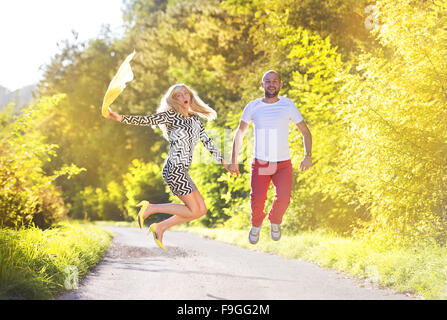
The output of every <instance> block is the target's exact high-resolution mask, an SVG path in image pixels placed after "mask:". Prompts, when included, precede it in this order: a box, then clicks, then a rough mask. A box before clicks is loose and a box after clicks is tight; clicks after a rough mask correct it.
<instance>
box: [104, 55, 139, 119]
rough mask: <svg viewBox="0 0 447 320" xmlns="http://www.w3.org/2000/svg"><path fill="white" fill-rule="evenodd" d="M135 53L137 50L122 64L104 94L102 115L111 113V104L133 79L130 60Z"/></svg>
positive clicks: (105, 115)
mask: <svg viewBox="0 0 447 320" xmlns="http://www.w3.org/2000/svg"><path fill="white" fill-rule="evenodd" d="M134 55H135V50H134V51H133V52H132V53H131V54H129V55H128V56H127V58H126V60H124V62H123V63H122V64H121V66H120V68H119V69H118V72H117V73H116V74H115V76H114V77H113V79H112V81H110V84H109V87H108V88H107V91H106V94H105V96H104V100H103V102H102V115H103V116H104V117H107V116H108V115H109V106H110V105H111V104H112V102H113V101H115V99H116V98H117V97H118V96H119V95H120V93H121V92H123V90H124V88H125V87H126V82H129V81H132V80H133V72H132V68H131V67H130V64H129V62H130V60H132V58H133V56H134Z"/></svg>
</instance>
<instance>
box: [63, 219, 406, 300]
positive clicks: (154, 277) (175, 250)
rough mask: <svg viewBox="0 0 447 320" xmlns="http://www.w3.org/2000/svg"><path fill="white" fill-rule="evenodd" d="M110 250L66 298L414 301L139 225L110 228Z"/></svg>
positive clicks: (301, 265)
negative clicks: (160, 240) (157, 234)
mask: <svg viewBox="0 0 447 320" xmlns="http://www.w3.org/2000/svg"><path fill="white" fill-rule="evenodd" d="M107 229H109V230H110V231H112V232H113V233H114V234H115V237H114V239H113V242H112V246H111V248H110V249H109V250H108V252H107V253H106V254H105V257H104V259H103V261H102V262H101V263H99V264H98V265H97V266H96V268H95V269H94V270H93V271H92V273H91V274H89V275H88V276H86V277H85V278H84V279H83V281H82V282H81V283H80V285H79V288H78V289H76V290H73V291H71V292H69V293H67V294H64V295H63V296H61V297H59V299H83V300H85V299H161V300H204V299H206V300H209V299H230V300H238V299H240V300H276V299H286V300H290V299H293V300H298V299H299V300H308V299H316V300H320V299H329V300H332V299H334V300H370V299H378V300H394V299H412V298H411V297H409V296H407V295H403V294H396V293H394V292H393V291H391V290H389V289H379V288H377V287H375V286H373V285H371V284H368V283H367V282H365V281H362V280H356V279H353V278H351V277H349V276H346V275H344V274H341V273H337V272H336V271H333V270H327V269H324V268H321V267H319V266H317V265H315V264H312V263H309V262H305V261H301V260H297V259H292V260H290V259H285V258H281V257H278V256H275V255H272V254H267V253H260V252H255V251H251V250H247V249H242V248H239V247H236V246H232V245H229V244H225V243H222V242H219V241H215V240H211V239H206V238H203V237H201V236H198V235H195V234H190V233H183V232H173V231H168V232H167V233H165V235H164V243H165V245H166V249H167V250H166V251H163V250H161V249H159V248H158V247H157V246H156V245H155V244H154V242H153V240H152V236H148V235H147V234H146V233H145V232H144V231H142V230H140V229H138V228H128V227H107Z"/></svg>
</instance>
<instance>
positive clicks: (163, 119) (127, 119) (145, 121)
mask: <svg viewBox="0 0 447 320" xmlns="http://www.w3.org/2000/svg"><path fill="white" fill-rule="evenodd" d="M106 118H107V119H110V120H114V121H118V122H123V123H125V124H134V125H138V126H154V125H157V124H166V123H169V122H170V120H169V114H168V112H160V113H155V114H151V115H148V116H125V115H120V114H118V113H116V112H113V111H112V110H110V109H109V115H108V116H107V117H106Z"/></svg>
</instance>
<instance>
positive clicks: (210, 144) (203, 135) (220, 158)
mask: <svg viewBox="0 0 447 320" xmlns="http://www.w3.org/2000/svg"><path fill="white" fill-rule="evenodd" d="M199 122H200V141H202V144H203V145H204V147H205V148H207V149H208V151H209V152H210V153H211V155H212V156H213V157H214V159H216V160H217V161H219V162H220V163H222V164H223V163H224V158H223V156H222V154H221V153H220V152H219V150H217V148H216V146H215V145H214V143H213V140H211V138H210V137H209V136H208V134H207V133H206V131H205V128H204V127H203V124H202V122H201V121H200V120H199Z"/></svg>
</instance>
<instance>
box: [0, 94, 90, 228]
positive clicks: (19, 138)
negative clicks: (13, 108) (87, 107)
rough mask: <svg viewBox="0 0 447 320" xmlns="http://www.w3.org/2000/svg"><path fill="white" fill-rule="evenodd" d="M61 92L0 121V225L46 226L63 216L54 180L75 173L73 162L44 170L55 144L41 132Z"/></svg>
mask: <svg viewBox="0 0 447 320" xmlns="http://www.w3.org/2000/svg"><path fill="white" fill-rule="evenodd" d="M61 99H63V96H53V97H48V98H42V99H41V100H40V101H39V102H38V103H36V104H34V105H31V106H30V107H28V108H26V109H25V110H24V111H23V112H22V113H21V114H20V115H19V116H17V117H14V118H13V121H12V122H3V126H2V128H1V132H0V139H1V140H0V168H1V169H0V178H1V179H0V181H1V184H0V225H1V226H4V227H13V228H20V227H22V226H27V225H29V224H32V223H33V224H35V225H36V226H39V227H41V228H47V227H49V226H50V225H51V224H52V223H54V222H56V221H58V220H61V219H63V218H64V217H65V215H66V213H67V209H66V207H65V205H64V201H63V199H62V197H61V192H60V190H59V188H58V187H57V186H56V185H55V183H54V181H55V180H56V179H58V178H59V177H61V176H63V175H68V178H70V177H71V176H73V175H76V174H79V173H80V172H81V171H83V169H79V168H78V167H77V166H75V165H74V164H71V165H69V166H67V165H64V166H63V167H62V168H59V169H58V170H57V171H55V172H53V174H47V173H46V172H45V170H44V166H45V164H47V163H49V162H51V161H52V159H54V158H55V157H56V156H57V154H56V149H57V147H58V146H57V145H54V144H48V143H47V142H46V137H45V136H44V135H42V134H41V132H40V130H41V127H42V126H45V124H46V123H47V122H48V119H49V118H50V117H51V114H52V113H53V111H54V110H55V109H56V108H57V107H58V106H59V104H60V101H61Z"/></svg>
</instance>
